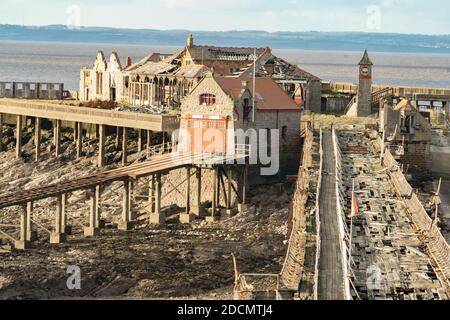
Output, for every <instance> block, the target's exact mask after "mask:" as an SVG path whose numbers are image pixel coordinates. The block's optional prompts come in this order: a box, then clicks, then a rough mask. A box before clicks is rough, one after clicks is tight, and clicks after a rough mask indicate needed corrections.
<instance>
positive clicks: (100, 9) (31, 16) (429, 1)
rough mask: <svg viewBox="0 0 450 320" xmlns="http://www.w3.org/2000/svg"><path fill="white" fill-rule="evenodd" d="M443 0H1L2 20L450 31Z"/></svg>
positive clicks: (144, 26) (132, 25)
mask: <svg viewBox="0 0 450 320" xmlns="http://www.w3.org/2000/svg"><path fill="white" fill-rule="evenodd" d="M448 12H450V1H443V0H370V1H367V0H221V1H219V0H77V1H76V0H1V1H0V24H19V25H49V24H67V25H69V26H75V27H77V26H80V25H82V26H101V27H120V28H134V29H163V30H169V29H189V30H194V31H199V30H205V31H228V30H264V31H269V32H274V31H364V32H394V33H408V34H411V33H418V34H450V19H448V16H447V15H448Z"/></svg>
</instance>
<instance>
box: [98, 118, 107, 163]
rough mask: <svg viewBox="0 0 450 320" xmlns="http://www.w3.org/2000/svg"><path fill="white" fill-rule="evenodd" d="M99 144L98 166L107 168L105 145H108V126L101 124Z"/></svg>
mask: <svg viewBox="0 0 450 320" xmlns="http://www.w3.org/2000/svg"><path fill="white" fill-rule="evenodd" d="M98 130H99V132H98V134H99V143H98V166H99V167H100V168H101V167H104V166H105V144H106V141H105V140H106V132H105V131H106V126H105V125H103V124H101V125H100V126H99V129H98Z"/></svg>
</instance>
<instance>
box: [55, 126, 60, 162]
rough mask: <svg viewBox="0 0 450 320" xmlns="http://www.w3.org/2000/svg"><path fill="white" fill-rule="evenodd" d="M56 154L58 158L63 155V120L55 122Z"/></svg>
mask: <svg viewBox="0 0 450 320" xmlns="http://www.w3.org/2000/svg"><path fill="white" fill-rule="evenodd" d="M54 138H55V141H54V142H55V154H56V156H57V157H59V156H60V155H61V120H56V121H55V137H54Z"/></svg>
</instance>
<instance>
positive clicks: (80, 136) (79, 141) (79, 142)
mask: <svg viewBox="0 0 450 320" xmlns="http://www.w3.org/2000/svg"><path fill="white" fill-rule="evenodd" d="M75 126H76V127H77V130H76V140H77V143H76V144H77V145H76V149H77V159H80V158H81V155H82V154H83V123H81V122H77V123H76V124H75Z"/></svg>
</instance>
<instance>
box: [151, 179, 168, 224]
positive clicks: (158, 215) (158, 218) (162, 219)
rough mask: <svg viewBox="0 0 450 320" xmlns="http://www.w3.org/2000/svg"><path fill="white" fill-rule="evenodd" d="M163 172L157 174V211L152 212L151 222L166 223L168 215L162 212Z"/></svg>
mask: <svg viewBox="0 0 450 320" xmlns="http://www.w3.org/2000/svg"><path fill="white" fill-rule="evenodd" d="M161 187H162V185H161V174H160V173H158V174H156V175H155V211H154V212H153V213H151V214H150V224H154V225H164V224H165V223H166V216H165V215H164V214H163V213H162V212H161V189H162V188H161Z"/></svg>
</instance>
